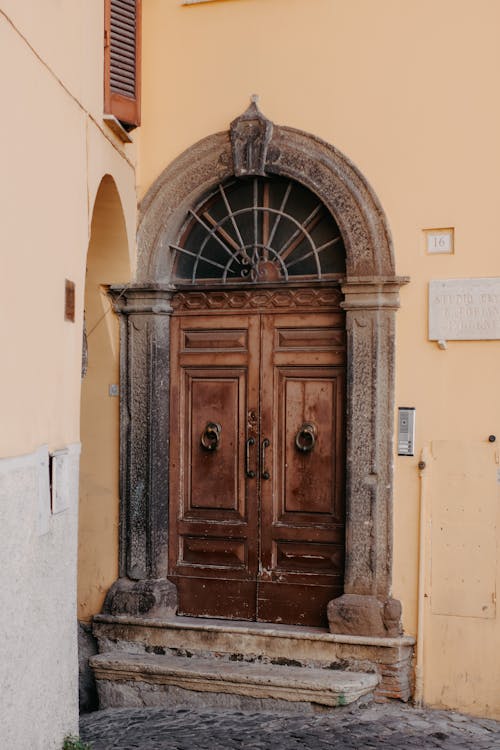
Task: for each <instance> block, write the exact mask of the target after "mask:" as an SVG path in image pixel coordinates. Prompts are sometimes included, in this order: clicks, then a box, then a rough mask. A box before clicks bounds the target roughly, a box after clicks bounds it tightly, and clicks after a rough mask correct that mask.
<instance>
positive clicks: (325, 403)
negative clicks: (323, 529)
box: [278, 370, 335, 519]
mask: <svg viewBox="0 0 500 750" xmlns="http://www.w3.org/2000/svg"><path fill="white" fill-rule="evenodd" d="M278 398H279V419H280V421H281V422H282V425H283V427H282V430H281V433H282V436H283V439H282V440H281V441H280V447H281V451H280V454H281V455H279V456H278V460H281V461H282V465H281V472H280V473H281V477H280V480H281V482H282V483H283V486H282V489H281V491H280V492H279V495H281V497H282V500H283V504H282V507H281V508H279V509H278V518H280V519H283V517H284V515H285V514H287V513H307V514H323V515H328V514H329V513H331V512H332V503H333V498H332V492H331V487H332V483H334V482H335V455H334V451H333V449H332V448H333V442H332V436H333V430H334V428H335V421H334V409H335V379H334V378H333V377H330V378H328V377H327V374H326V373H325V374H324V375H323V376H322V375H321V374H320V373H319V372H316V373H315V374H314V375H313V374H312V373H308V372H307V371H306V370H299V371H298V372H296V373H294V372H293V371H288V372H286V371H285V372H283V371H281V372H279V374H278Z"/></svg>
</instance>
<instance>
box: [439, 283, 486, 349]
mask: <svg viewBox="0 0 500 750" xmlns="http://www.w3.org/2000/svg"><path fill="white" fill-rule="evenodd" d="M429 339H430V340H431V341H452V340H456V341H477V340H485V339H500V278H486V279H439V280H433V281H430V282H429Z"/></svg>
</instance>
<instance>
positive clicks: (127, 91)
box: [104, 0, 141, 126]
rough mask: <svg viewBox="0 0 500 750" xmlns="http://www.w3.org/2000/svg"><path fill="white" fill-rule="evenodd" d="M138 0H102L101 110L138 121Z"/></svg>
mask: <svg viewBox="0 0 500 750" xmlns="http://www.w3.org/2000/svg"><path fill="white" fill-rule="evenodd" d="M140 26H141V0H105V42H104V110H105V112H106V113H108V114H111V115H114V116H115V117H116V118H117V119H118V120H120V122H122V123H125V124H126V125H133V126H135V125H139V124H140V107H139V105H140Z"/></svg>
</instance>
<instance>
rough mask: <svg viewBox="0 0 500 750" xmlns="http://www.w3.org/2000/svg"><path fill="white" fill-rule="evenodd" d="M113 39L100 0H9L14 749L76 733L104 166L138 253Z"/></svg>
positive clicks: (6, 97)
mask: <svg viewBox="0 0 500 750" xmlns="http://www.w3.org/2000/svg"><path fill="white" fill-rule="evenodd" d="M102 46H103V8H102V2H101V0H91V1H89V2H85V3H75V2H72V1H70V0H49V1H48V2H44V3H40V2H38V1H37V0H33V1H32V2H23V3H19V2H17V1H16V2H11V1H10V0H0V49H1V50H2V59H3V60H4V61H8V64H4V65H2V66H1V70H0V87H1V90H2V95H3V102H4V105H5V106H4V112H3V117H2V120H1V123H0V143H1V151H2V171H1V178H0V206H1V216H2V219H1V221H0V253H1V267H2V273H1V274H0V299H1V300H2V315H1V316H0V343H1V349H2V368H1V373H0V386H1V387H0V414H1V415H2V416H1V424H2V429H1V430H0V505H1V516H2V522H1V524H0V550H1V553H0V557H1V566H0V567H1V571H2V573H1V575H2V583H1V587H0V590H1V599H0V603H1V607H0V609H1V611H2V613H3V615H2V618H1V621H0V630H1V634H2V637H1V640H2V655H1V658H0V661H1V663H2V669H1V673H2V677H1V684H2V689H3V691H4V698H5V700H4V701H3V711H2V719H1V721H0V745H1V746H2V747H12V748H25V747H26V748H28V747H29V748H33V750H35V749H36V750H50V749H51V748H57V749H58V750H59V749H60V747H61V746H62V739H63V736H64V735H65V734H66V733H69V732H75V731H76V730H77V679H76V676H77V668H78V665H77V660H76V559H77V558H76V553H77V540H76V534H77V505H78V494H77V485H78V473H79V452H80V448H79V442H80V389H81V352H82V321H83V304H84V285H85V274H86V263H87V249H88V244H89V237H90V228H91V223H92V212H93V206H94V201H95V196H96V193H97V191H98V188H99V185H100V183H101V180H102V178H103V176H104V175H105V174H110V175H112V176H113V178H114V181H115V183H116V186H117V192H118V195H119V199H120V202H121V206H122V211H123V214H124V217H125V219H124V222H125V227H126V232H124V243H125V254H126V255H128V256H129V261H130V265H133V264H134V259H133V255H134V252H135V217H136V195H135V146H134V145H133V144H132V145H127V146H123V144H122V143H121V142H120V141H119V140H118V139H117V138H116V137H115V136H114V135H113V134H112V133H111V131H109V130H108V128H107V126H106V125H105V124H104V122H103V119H102V56H103V55H102ZM65 279H71V280H73V281H74V282H75V284H76V319H75V323H71V322H67V321H65V320H64V287H65ZM106 280H107V281H109V280H108V279H106ZM66 448H68V449H69V450H70V453H71V456H72V461H71V467H70V468H69V469H68V474H67V478H66V479H65V480H64V482H63V484H62V485H61V488H60V489H61V493H62V494H61V497H62V498H63V500H64V504H66V505H67V506H68V507H67V508H66V509H64V510H62V512H60V513H58V514H54V513H52V512H51V506H50V502H51V499H50V492H49V490H48V487H49V484H48V481H49V476H48V451H54V450H56V449H66ZM84 448H86V446H84ZM40 451H42V452H43V454H44V456H45V459H46V460H45V462H44V463H43V464H40V463H39V462H38V463H37V461H38V458H37V457H38V456H39V455H40ZM109 451H110V454H112V455H113V456H114V455H115V453H116V450H115V448H114V447H113V446H109ZM104 459H105V456H104V457H103V460H104ZM115 464H116V460H115ZM114 483H115V484H116V479H115V478H114ZM40 488H42V489H43V492H42V490H41V489H40ZM114 503H115V505H116V507H117V499H116V497H115V498H114ZM115 512H116V511H115ZM40 513H42V515H43V519H44V521H43V527H41V526H40ZM109 533H110V535H113V534H114V535H115V536H116V529H115V528H113V525H112V524H110V529H109ZM115 567H116V562H115Z"/></svg>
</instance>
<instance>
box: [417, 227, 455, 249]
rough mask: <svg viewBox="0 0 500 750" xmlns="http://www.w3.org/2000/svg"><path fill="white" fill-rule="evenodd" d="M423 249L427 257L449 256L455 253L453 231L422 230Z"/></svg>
mask: <svg viewBox="0 0 500 750" xmlns="http://www.w3.org/2000/svg"><path fill="white" fill-rule="evenodd" d="M424 233H425V249H426V251H427V252H428V253H429V255H451V254H452V253H453V252H454V251H455V230H454V229H453V227H449V228H447V229H424Z"/></svg>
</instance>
